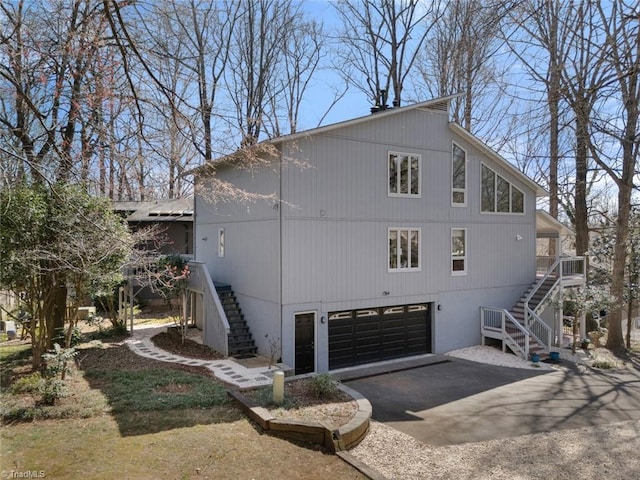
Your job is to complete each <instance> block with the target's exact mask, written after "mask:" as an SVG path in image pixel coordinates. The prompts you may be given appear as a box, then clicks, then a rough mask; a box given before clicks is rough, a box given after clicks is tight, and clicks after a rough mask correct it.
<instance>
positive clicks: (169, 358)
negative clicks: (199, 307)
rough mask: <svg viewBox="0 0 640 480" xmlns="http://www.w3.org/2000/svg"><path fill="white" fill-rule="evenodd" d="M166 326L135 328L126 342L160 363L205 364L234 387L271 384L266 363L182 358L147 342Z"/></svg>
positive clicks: (143, 355)
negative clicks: (256, 364)
mask: <svg viewBox="0 0 640 480" xmlns="http://www.w3.org/2000/svg"><path fill="white" fill-rule="evenodd" d="M170 325H173V324H167V325H161V326H157V327H150V328H140V327H138V328H135V329H134V331H133V335H132V336H131V337H130V338H129V339H127V340H126V343H127V345H128V346H129V348H130V349H131V350H132V351H133V352H134V353H136V354H138V355H140V356H141V357H146V358H152V359H154V360H159V361H161V362H168V363H179V364H181V365H190V366H194V367H205V368H207V369H209V370H211V372H213V375H214V376H215V377H216V378H218V379H219V380H222V381H223V382H226V383H230V384H232V385H235V386H237V387H241V388H250V387H259V386H263V385H270V384H271V382H272V379H271V377H270V375H272V374H273V372H274V371H275V370H274V369H271V370H269V367H268V366H261V367H257V368H247V367H245V366H243V365H240V364H239V363H238V362H236V361H234V360H231V359H225V360H198V359H195V358H188V357H182V356H180V355H175V354H173V353H169V352H166V351H165V350H161V349H159V348H158V347H156V346H155V345H154V343H153V342H152V341H151V337H153V336H154V335H157V334H158V333H161V332H164V331H166V329H167V327H168V326H170Z"/></svg>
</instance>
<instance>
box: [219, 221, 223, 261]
mask: <svg viewBox="0 0 640 480" xmlns="http://www.w3.org/2000/svg"><path fill="white" fill-rule="evenodd" d="M218 257H219V258H224V227H220V228H218Z"/></svg>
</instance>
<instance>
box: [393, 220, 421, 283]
mask: <svg viewBox="0 0 640 480" xmlns="http://www.w3.org/2000/svg"><path fill="white" fill-rule="evenodd" d="M391 232H396V234H397V237H396V238H398V239H399V238H400V236H401V233H402V232H407V239H408V240H407V245H408V246H409V253H408V254H407V258H408V259H409V264H411V253H412V252H411V233H412V232H417V233H418V266H417V267H411V266H407V267H402V266H400V259H401V257H402V250H401V248H400V247H399V246H397V248H396V265H397V266H396V267H391V245H390V244H391ZM396 241H397V240H396ZM421 269H422V229H421V228H415V227H389V228H388V229H387V271H388V272H390V273H392V272H419V271H420V270H421Z"/></svg>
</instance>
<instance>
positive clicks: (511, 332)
mask: <svg viewBox="0 0 640 480" xmlns="http://www.w3.org/2000/svg"><path fill="white" fill-rule="evenodd" d="M480 322H481V333H482V334H483V335H485V334H489V335H490V336H491V334H496V333H499V334H500V338H502V340H503V341H504V342H506V343H508V344H509V348H511V349H512V350H513V351H514V353H516V354H520V355H521V356H522V357H523V358H529V337H530V334H529V332H528V331H527V329H526V328H524V326H523V325H522V324H520V322H518V321H517V320H516V319H515V318H513V316H512V315H511V314H510V313H509V311H508V310H505V309H504V308H494V307H480Z"/></svg>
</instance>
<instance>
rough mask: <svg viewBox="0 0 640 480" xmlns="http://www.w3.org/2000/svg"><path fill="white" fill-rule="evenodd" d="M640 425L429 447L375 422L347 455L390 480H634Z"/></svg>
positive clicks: (639, 468)
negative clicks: (540, 479) (542, 479)
mask: <svg viewBox="0 0 640 480" xmlns="http://www.w3.org/2000/svg"><path fill="white" fill-rule="evenodd" d="M638 452H640V421H629V422H622V423H615V424H612V425H606V426H599V427H589V428H580V429H576V430H563V431H558V432H550V433H538V434H533V435H524V436H521V437H515V438H507V439H501V440H491V441H488V442H481V443H467V444H462V445H452V446H447V447H432V446H429V445H425V444H424V443H421V442H418V441H417V440H415V439H414V438H413V437H410V436H408V435H406V434H404V433H402V432H399V431H397V430H395V429H393V428H391V427H388V426H386V425H384V424H381V423H378V422H371V429H370V432H369V434H368V435H367V436H366V438H365V439H364V440H363V441H362V443H360V445H358V446H357V447H356V448H354V449H353V450H351V451H350V452H349V453H351V454H352V455H353V456H354V457H356V458H357V459H358V460H360V461H361V462H364V463H365V464H366V465H368V466H369V467H371V468H373V469H375V470H377V471H378V472H380V473H381V474H382V475H384V476H386V477H388V478H389V479H412V480H413V479H424V480H427V479H455V480H461V479H473V480H482V479H491V480H503V479H504V480H507V479H509V480H517V479H521V480H524V479H536V478H554V479H558V480H562V479H582V480H588V479H593V480H596V479H597V480H601V479H619V480H636V479H638V477H639V476H640V456H638Z"/></svg>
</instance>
